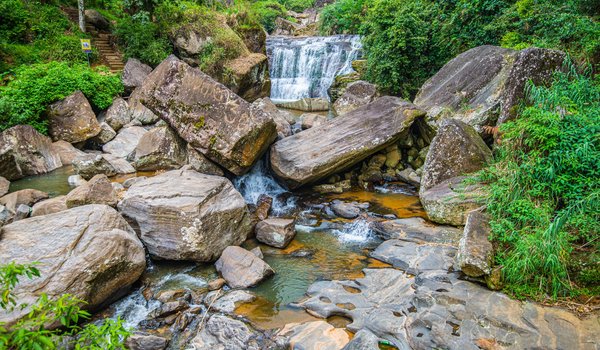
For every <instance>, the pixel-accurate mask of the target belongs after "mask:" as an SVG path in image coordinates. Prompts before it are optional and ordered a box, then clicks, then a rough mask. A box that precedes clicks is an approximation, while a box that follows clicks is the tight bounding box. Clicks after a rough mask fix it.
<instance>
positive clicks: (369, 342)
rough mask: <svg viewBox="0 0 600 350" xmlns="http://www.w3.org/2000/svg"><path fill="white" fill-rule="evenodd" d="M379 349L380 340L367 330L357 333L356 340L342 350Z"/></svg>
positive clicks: (353, 339)
mask: <svg viewBox="0 0 600 350" xmlns="http://www.w3.org/2000/svg"><path fill="white" fill-rule="evenodd" d="M373 349H379V338H378V337H377V336H376V335H375V334H373V333H371V332H370V331H368V330H366V329H361V330H360V331H358V332H356V334H355V335H354V338H352V340H351V341H350V342H349V343H348V344H346V346H344V348H343V349H342V350H373Z"/></svg>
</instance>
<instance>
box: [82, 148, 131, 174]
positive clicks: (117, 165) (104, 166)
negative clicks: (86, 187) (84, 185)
mask: <svg viewBox="0 0 600 350" xmlns="http://www.w3.org/2000/svg"><path fill="white" fill-rule="evenodd" d="M73 168H74V169H75V171H76V172H77V174H79V175H81V177H83V178H84V179H86V180H89V179H91V178H92V177H94V175H97V174H104V175H106V176H115V175H117V174H131V173H135V168H134V167H133V166H131V164H129V163H128V162H127V161H126V160H125V159H123V158H118V157H116V156H113V155H112V154H85V155H83V156H81V157H77V158H75V160H73Z"/></svg>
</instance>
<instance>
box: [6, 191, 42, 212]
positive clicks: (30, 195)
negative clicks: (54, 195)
mask: <svg viewBox="0 0 600 350" xmlns="http://www.w3.org/2000/svg"><path fill="white" fill-rule="evenodd" d="M47 198H48V193H46V192H42V191H38V190H34V189H25V190H20V191H15V192H12V193H9V194H7V195H5V196H3V197H2V198H0V204H1V205H3V206H5V207H6V209H8V211H10V212H12V213H15V212H16V210H17V208H18V207H19V206H20V205H21V204H24V205H26V206H32V205H34V204H35V203H37V202H39V201H42V200H44V199H47Z"/></svg>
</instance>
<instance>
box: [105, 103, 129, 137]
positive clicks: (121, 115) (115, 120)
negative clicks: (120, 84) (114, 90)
mask: <svg viewBox="0 0 600 350" xmlns="http://www.w3.org/2000/svg"><path fill="white" fill-rule="evenodd" d="M105 121H106V123H107V124H108V125H110V127H111V128H113V130H114V131H119V130H121V128H122V127H124V126H125V125H127V124H129V122H130V121H131V114H130V113H129V104H127V102H126V101H125V100H124V99H122V98H120V97H119V98H116V99H115V100H114V101H113V104H112V105H111V106H110V107H109V108H108V110H107V111H106V116H105Z"/></svg>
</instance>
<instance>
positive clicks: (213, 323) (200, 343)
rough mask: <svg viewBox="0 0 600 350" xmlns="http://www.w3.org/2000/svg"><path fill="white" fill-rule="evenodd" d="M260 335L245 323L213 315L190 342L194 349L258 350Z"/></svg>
mask: <svg viewBox="0 0 600 350" xmlns="http://www.w3.org/2000/svg"><path fill="white" fill-rule="evenodd" d="M257 337H258V334H257V333H256V332H255V331H254V330H252V329H251V328H249V327H248V326H246V325H245V324H244V323H243V322H241V321H238V320H234V319H231V318H229V317H227V316H223V315H212V316H210V318H209V319H208V321H207V322H206V325H205V326H204V327H203V328H202V329H201V330H200V331H199V332H198V334H197V335H196V336H195V337H194V338H193V339H192V341H191V342H190V346H191V347H192V348H194V349H224V350H233V349H247V350H258V349H259V347H258V344H257V341H256V338H257Z"/></svg>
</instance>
